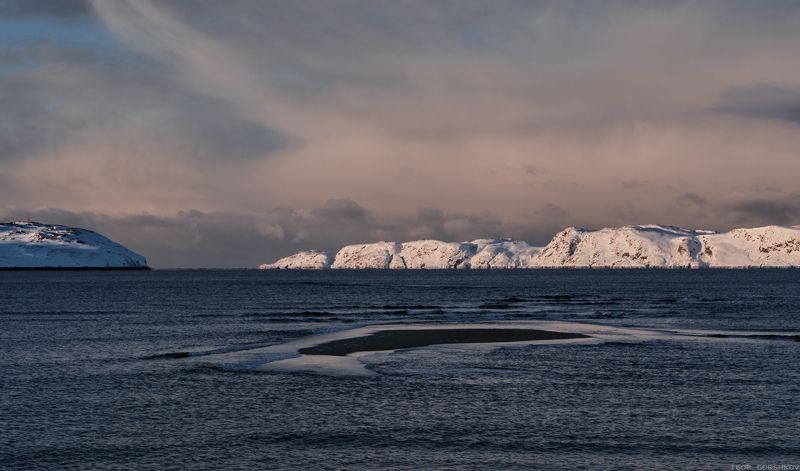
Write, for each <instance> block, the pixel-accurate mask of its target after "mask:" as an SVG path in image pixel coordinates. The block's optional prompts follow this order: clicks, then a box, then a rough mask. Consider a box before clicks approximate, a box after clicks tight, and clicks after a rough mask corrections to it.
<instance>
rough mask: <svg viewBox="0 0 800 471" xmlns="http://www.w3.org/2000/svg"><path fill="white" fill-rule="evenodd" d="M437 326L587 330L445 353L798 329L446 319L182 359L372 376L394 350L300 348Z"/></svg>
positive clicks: (738, 337) (751, 335) (235, 367)
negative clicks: (319, 351) (373, 362)
mask: <svg viewBox="0 0 800 471" xmlns="http://www.w3.org/2000/svg"><path fill="white" fill-rule="evenodd" d="M435 329H533V330H543V331H549V332H563V333H573V334H583V335H586V336H588V337H585V338H571V339H557V340H552V339H548V340H529V341H516V342H493V343H458V344H448V345H439V344H437V345H429V346H424V347H415V348H421V349H422V348H424V349H428V350H430V349H436V350H440V351H442V352H446V351H447V350H448V349H450V350H453V349H458V350H465V349H466V350H472V351H476V352H485V351H491V350H494V349H497V348H503V347H525V346H529V345H565V346H567V345H573V344H583V345H586V344H598V343H606V342H609V343H612V342H613V343H620V342H630V343H641V342H647V341H653V340H682V341H686V340H689V341H755V340H758V341H763V340H769V339H779V340H780V339H784V338H785V339H786V340H796V338H797V336H798V335H800V334H798V333H796V332H785V333H782V334H781V335H776V334H775V333H774V332H771V333H765V332H757V331H741V332H740V331H702V330H675V329H673V330H662V329H642V328H632V327H616V326H609V325H602V324H592V323H582V322H563V321H512V322H502V323H446V324H389V325H369V326H364V327H358V328H354V329H348V330H339V331H335V332H325V333H321V334H316V335H310V336H306V337H301V338H298V339H295V340H291V341H288V342H285V343H282V344H278V345H270V346H265V347H258V348H247V349H241V350H235V351H231V350H225V351H223V350H222V349H220V350H217V351H218V352H219V353H210V354H204V355H202V356H201V357H198V356H194V355H193V356H190V357H187V358H185V359H183V360H184V361H195V362H201V363H203V364H211V365H213V366H216V367H218V368H222V369H224V370H226V371H265V372H269V371H272V372H309V373H315V374H324V375H334V376H371V375H375V374H376V373H375V372H373V371H372V370H370V369H369V368H368V366H367V365H368V363H369V357H370V356H371V355H385V354H386V353H387V352H391V351H392V350H383V351H366V352H355V353H351V354H349V355H346V356H334V355H303V354H300V353H299V351H300V350H302V349H305V348H309V347H315V346H318V345H321V344H324V343H328V342H332V341H335V340H344V339H354V338H359V337H365V336H369V335H371V334H374V333H376V332H380V331H390V330H435Z"/></svg>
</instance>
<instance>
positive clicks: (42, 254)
mask: <svg viewBox="0 0 800 471" xmlns="http://www.w3.org/2000/svg"><path fill="white" fill-rule="evenodd" d="M23 268H62V269H65V268H105V269H129V270H134V269H147V268H148V267H147V261H146V260H145V258H144V257H142V256H141V255H139V254H137V253H134V252H132V251H130V250H128V249H126V248H125V247H123V246H121V245H119V244H117V243H116V242H113V241H111V240H109V239H107V238H105V237H103V236H102V235H100V234H98V233H96V232H93V231H90V230H87V229H80V228H77V227H69V226H59V225H51V224H41V223H38V222H8V223H0V269H23Z"/></svg>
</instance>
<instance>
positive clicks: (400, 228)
mask: <svg viewBox="0 0 800 471" xmlns="http://www.w3.org/2000/svg"><path fill="white" fill-rule="evenodd" d="M797 24H800V5H798V3H797V2H793V1H785V0H766V1H763V2H751V1H746V0H724V1H723V0H711V1H707V2H695V1H690V0H686V1H676V2H655V1H653V2H650V1H645V2H642V1H632V0H608V1H603V2H591V3H587V2H580V1H572V0H567V1H564V0H560V1H555V0H553V1H548V0H542V1H527V0H525V1H523V0H499V1H496V2H486V1H482V0H480V1H479V0H464V1H460V2H450V1H445V0H434V1H417V0H401V1H396V0H392V1H389V0H376V1H368V2H367V1H356V0H326V1H322V0H310V1H304V2H289V1H249V0H231V1H229V2H206V1H195V0H183V1H174V0H118V1H113V2H109V1H104V0H94V1H92V0H85V1H82V0H63V1H44V0H42V1H39V0H26V1H19V0H0V26H1V27H2V29H0V31H2V33H0V36H2V38H3V41H2V42H1V43H0V101H2V103H3V107H1V108H0V208H6V209H5V210H2V211H3V212H5V214H6V215H7V217H12V216H14V217H16V216H19V217H25V216H26V215H30V216H31V217H35V218H36V219H39V220H43V221H46V222H47V221H51V222H54V223H59V222H60V223H75V224H79V225H84V226H88V227H91V228H95V229H98V230H102V231H104V232H107V233H108V234H109V235H110V236H113V237H115V238H117V239H119V240H120V242H123V243H128V244H129V245H131V246H132V247H133V248H138V250H140V251H141V252H143V253H144V254H145V255H147V256H148V257H149V258H150V259H151V261H152V262H153V264H154V265H156V266H187V265H196V266H253V265H255V264H257V263H258V262H262V261H265V260H269V259H270V258H275V257H277V256H280V255H285V254H286V253H289V252H291V251H294V250H296V249H299V248H325V249H332V248H335V247H338V246H339V245H343V244H345V243H351V242H361V241H372V240H378V239H388V240H402V239H408V238H421V237H439V238H444V239H451V240H466V239H471V238H475V237H501V236H506V237H523V238H527V239H529V240H531V241H532V242H535V243H541V242H542V241H544V240H546V238H547V237H549V235H551V234H552V233H553V232H555V231H556V230H558V229H559V228H560V227H562V226H565V225H580V226H589V227H598V226H609V225H619V224H630V223H648V222H654V223H666V224H679V225H684V226H690V227H698V228H710V229H720V230H724V229H729V228H731V227H734V226H748V225H758V224H768V223H780V224H798V223H800V214H798V212H797V210H796V202H795V198H794V197H793V196H790V195H793V194H795V193H796V189H795V188H796V182H795V180H796V177H795V176H796V175H797V174H800V159H798V158H797V151H796V149H798V148H800V65H798V63H797V60H796V55H797V44H800V29H798V28H797ZM42 208H62V209H60V210H51V209H42ZM140 215H146V216H140ZM181 241H189V242H188V243H187V244H186V245H181V243H180V242H181ZM261 254H263V255H261Z"/></svg>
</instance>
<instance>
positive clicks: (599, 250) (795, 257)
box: [261, 224, 800, 269]
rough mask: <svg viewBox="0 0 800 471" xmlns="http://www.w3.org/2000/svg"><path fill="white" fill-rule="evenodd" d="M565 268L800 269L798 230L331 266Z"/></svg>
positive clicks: (487, 246) (505, 248)
mask: <svg viewBox="0 0 800 471" xmlns="http://www.w3.org/2000/svg"><path fill="white" fill-rule="evenodd" d="M304 253H308V252H301V253H299V254H296V255H293V256H292V257H287V258H285V259H281V260H279V261H278V262H276V263H274V264H270V265H262V266H261V268H304V267H302V266H288V264H287V263H286V262H285V261H286V260H289V259H292V258H293V257H300V258H301V259H304V257H305V256H303V255H302V254H304ZM317 253H318V252H317ZM278 265H280V266H278ZM299 265H302V264H299ZM561 267H575V268H592V267H594V268H684V267H685V268H709V267H711V268H713V267H718V268H744V267H800V226H795V227H784V226H767V227H758V228H753V229H734V230H732V231H729V232H721V233H720V232H714V231H701V230H691V229H684V228H681V227H674V226H659V225H654V224H651V225H638V226H623V227H614V228H605V229H598V230H593V229H579V228H574V227H569V228H567V229H564V230H563V231H561V232H559V233H558V234H556V235H555V237H553V239H552V240H551V241H550V242H549V243H548V244H547V245H546V246H545V247H543V248H540V247H535V246H532V245H530V244H528V243H526V242H522V241H516V240H494V239H479V240H475V241H472V242H460V243H458V242H442V241H438V240H418V241H412V242H403V243H397V242H377V243H374V244H358V245H349V246H347V247H344V248H342V249H341V250H340V251H339V252H338V253H337V254H336V256H335V257H334V259H333V261H332V263H330V268H473V269H474V268H561ZM311 268H326V267H325V266H314V267H311Z"/></svg>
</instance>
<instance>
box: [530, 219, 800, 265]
mask: <svg viewBox="0 0 800 471" xmlns="http://www.w3.org/2000/svg"><path fill="white" fill-rule="evenodd" d="M533 266H535V267H606V268H611V267H613V268H623V267H624V268H646V267H662V268H678V267H690V268H698V267H718V268H742V267H796V266H800V228H798V227H780V226H768V227H759V228H753V229H734V230H732V231H730V232H723V233H715V232H713V231H695V230H690V229H683V228H679V227H672V226H657V225H646V226H624V227H618V228H606V229H600V230H587V229H576V228H574V227H570V228H567V229H565V230H563V231H561V232H560V233H558V234H556V236H555V237H554V238H553V240H551V241H550V243H549V244H547V246H546V247H545V248H544V249H543V250H542V253H541V255H540V256H539V258H538V259H537V260H536V261H535V263H534V264H533Z"/></svg>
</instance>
